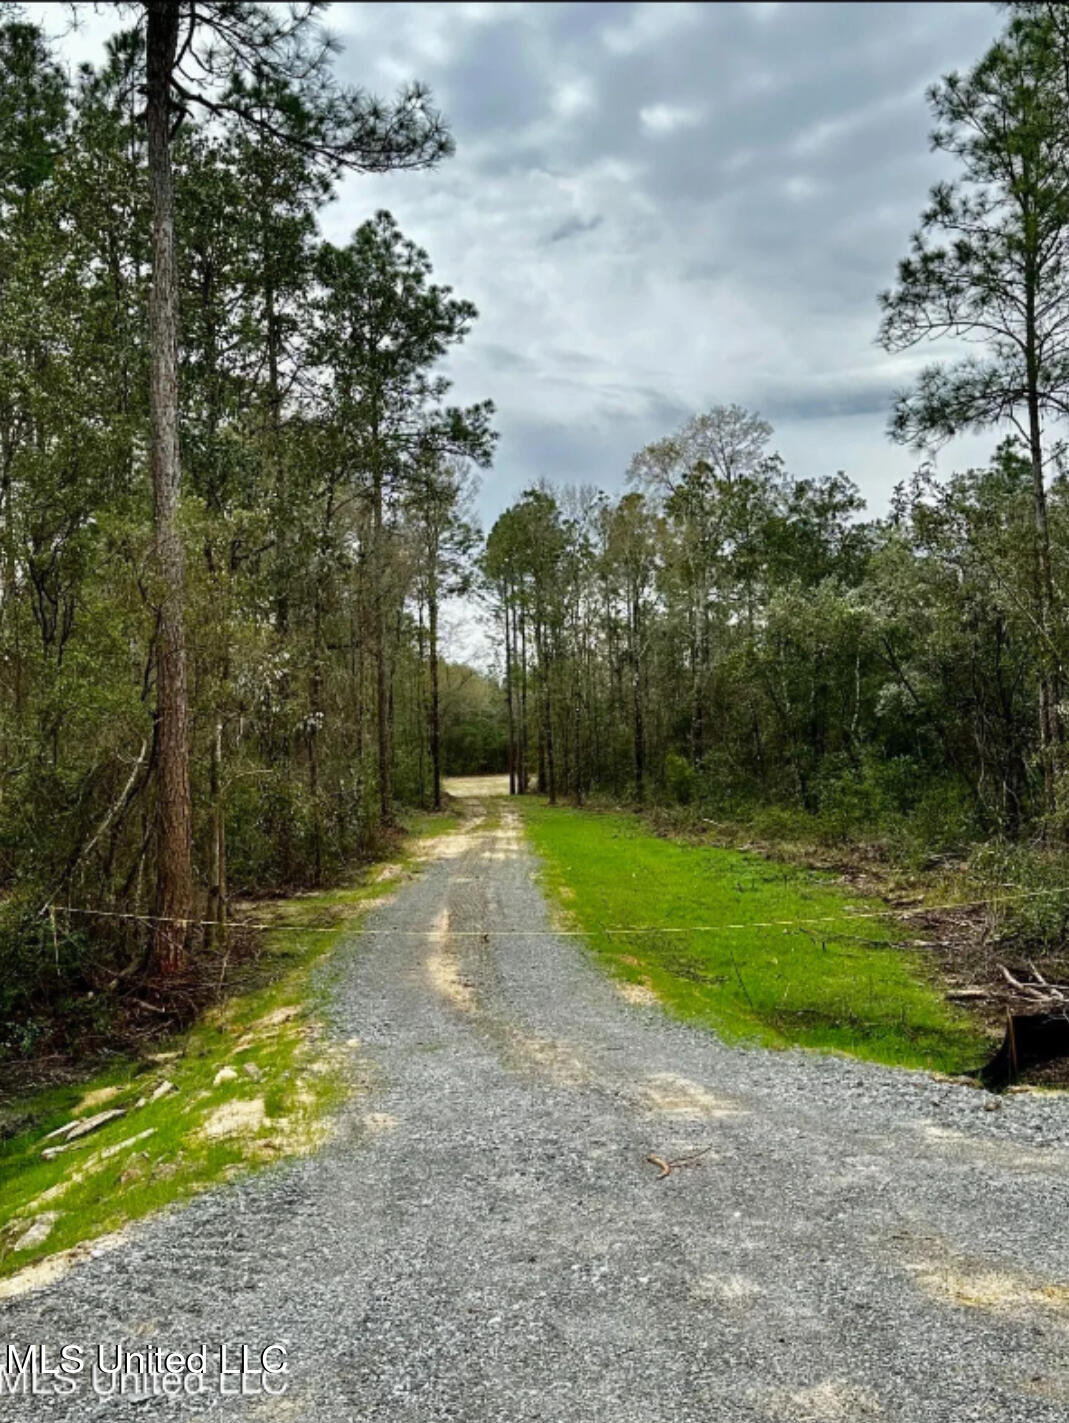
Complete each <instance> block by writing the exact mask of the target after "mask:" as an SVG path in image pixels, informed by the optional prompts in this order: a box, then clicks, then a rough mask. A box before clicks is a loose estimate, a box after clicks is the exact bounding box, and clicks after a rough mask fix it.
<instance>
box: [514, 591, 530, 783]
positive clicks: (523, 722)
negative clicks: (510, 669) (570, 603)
mask: <svg viewBox="0 0 1069 1423" xmlns="http://www.w3.org/2000/svg"><path fill="white" fill-rule="evenodd" d="M519 618H520V737H519V753H520V765H519V778H520V784H519V793H520V795H526V794H527V621H526V619H525V617H524V614H523V609H522V608H520V610H519ZM512 629H513V647H514V648H515V631H516V623H515V615H514V618H513V624H512Z"/></svg>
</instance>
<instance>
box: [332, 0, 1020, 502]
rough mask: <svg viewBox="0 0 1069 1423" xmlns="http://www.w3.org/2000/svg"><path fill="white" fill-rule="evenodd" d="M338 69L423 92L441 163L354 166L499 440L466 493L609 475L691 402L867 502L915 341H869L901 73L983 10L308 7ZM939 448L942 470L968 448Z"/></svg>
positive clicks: (880, 491) (899, 238)
mask: <svg viewBox="0 0 1069 1423" xmlns="http://www.w3.org/2000/svg"><path fill="white" fill-rule="evenodd" d="M328 18H329V23H330V25H331V28H332V29H333V30H334V31H335V32H336V33H337V35H338V37H339V39H341V40H342V41H343V43H344V46H345V48H344V51H343V54H342V56H341V58H340V61H339V66H340V69H341V71H342V72H343V73H344V75H345V76H346V78H347V79H350V80H352V81H355V82H359V83H361V84H364V85H367V86H368V87H370V88H373V89H379V90H382V91H384V92H389V91H391V90H392V88H393V87H394V86H396V84H398V83H400V82H402V81H403V80H405V79H408V78H411V77H418V78H421V79H423V80H425V81H426V82H428V83H429V84H430V85H431V86H432V88H433V90H434V93H435V97H436V99H437V100H438V102H439V104H440V106H441V107H442V109H443V110H444V111H445V113H446V114H447V115H448V116H449V119H450V121H451V123H452V126H453V130H454V133H455V136H456V140H457V154H456V157H455V158H453V159H451V160H449V161H448V162H447V163H445V164H443V165H442V166H441V167H440V168H439V169H438V170H437V171H435V172H434V173H431V174H403V175H402V174H395V175H391V176H389V177H384V178H374V179H372V178H354V179H353V180H351V181H350V182H348V183H347V184H346V185H345V187H344V189H343V191H342V195H341V198H340V200H339V202H338V203H336V204H335V205H334V207H333V208H332V209H331V210H330V213H329V215H328V218H327V228H328V235H330V236H331V237H332V238H333V239H334V240H342V239H344V238H345V237H346V236H347V235H348V232H349V230H350V229H351V227H352V226H353V225H354V224H355V223H356V222H357V221H359V220H360V219H361V218H363V217H364V216H365V215H366V214H367V211H368V210H369V209H370V208H373V207H378V206H383V207H388V208H389V209H390V210H391V211H392V212H393V213H394V215H395V216H396V217H397V219H398V221H399V222H400V224H401V226H402V228H403V229H404V230H405V232H406V233H408V235H410V236H411V237H413V238H415V239H416V240H417V241H418V242H420V243H421V244H422V245H424V246H425V247H426V248H427V250H428V251H429V253H430V255H431V258H432V261H433V262H434V265H435V269H436V272H437V273H439V274H440V277H441V279H442V280H444V281H447V282H449V283H450V284H451V285H452V286H454V288H455V289H456V290H457V292H458V293H460V294H461V295H463V296H465V297H468V298H470V299H471V300H473V301H474V302H475V303H476V304H477V306H478V307H479V310H480V320H479V322H478V324H477V326H476V328H475V330H474V331H473V333H472V335H471V337H470V338H469V341H468V343H467V345H466V347H465V348H464V349H463V351H462V352H461V353H459V355H458V356H457V357H456V359H455V360H454V361H453V371H454V373H455V376H456V382H457V392H458V394H459V395H460V396H461V397H462V398H463V399H479V398H482V397H484V396H490V397H491V398H492V399H493V400H494V401H495V403H496V404H497V407H498V412H499V414H498V427H499V429H500V431H501V441H500V445H499V452H498V457H497V460H496V462H495V469H494V470H493V471H492V472H491V473H490V474H488V475H487V476H486V479H485V490H484V494H483V508H484V515H485V516H486V517H492V515H493V514H494V513H495V512H496V511H497V510H498V509H500V508H501V507H502V506H503V505H504V504H505V503H506V502H508V500H510V499H511V498H512V497H513V496H514V495H515V494H516V493H517V492H518V491H519V490H520V489H521V488H523V487H524V486H525V485H526V484H527V483H529V482H530V481H532V480H534V479H537V478H538V477H540V476H546V477H548V478H550V479H553V480H574V481H581V482H591V483H596V484H599V485H602V486H605V487H614V486H619V485H620V483H621V482H622V480H623V477H624V473H625V471H626V468H627V464H628V461H629V459H630V456H631V455H632V453H633V452H634V451H635V450H636V449H638V448H640V447H641V446H642V445H643V444H645V443H647V442H648V441H650V440H653V439H656V438H658V437H660V436H662V435H665V434H667V433H669V432H670V431H671V430H672V429H673V428H675V427H676V426H677V425H678V424H679V423H680V422H681V421H683V420H684V419H685V418H686V417H687V416H688V415H690V414H692V413H693V412H695V411H697V410H700V409H703V408H707V407H708V406H710V405H713V404H720V403H724V404H726V403H730V402H732V401H737V402H738V403H740V404H742V405H745V406H749V407H753V408H756V409H758V410H760V411H761V412H762V413H763V414H764V415H765V416H766V417H767V418H768V419H769V420H770V421H771V422H772V424H773V425H774V427H775V430H776V443H777V445H778V447H779V449H780V450H781V452H782V453H783V455H784V457H785V458H786V460H787V461H788V464H789V466H790V467H791V468H792V469H794V470H795V471H796V472H797V473H799V474H807V475H808V474H818V473H822V472H830V471H833V470H835V469H838V468H844V469H845V470H846V471H847V472H848V473H849V474H850V475H851V476H852V477H853V478H854V479H855V480H856V481H857V483H858V484H859V485H860V486H861V488H862V491H863V492H864V494H865V495H866V497H867V498H868V499H869V500H870V503H871V505H872V506H873V507H874V508H876V509H882V508H883V507H884V505H885V502H886V498H887V496H888V494H889V493H890V490H891V488H892V486H893V485H894V483H895V482H896V481H897V480H899V479H901V478H903V477H904V476H905V475H906V474H908V473H909V471H910V470H911V469H912V468H913V467H914V466H915V464H916V462H917V460H916V457H915V456H913V455H912V454H911V453H910V452H909V451H907V450H902V449H900V448H896V447H895V446H893V445H891V444H890V443H889V441H888V440H887V438H886V434H885V429H886V422H887V415H888V410H889V405H890V400H891V396H892V394H893V392H894V391H895V390H896V389H898V388H900V387H901V386H902V385H903V384H906V383H908V380H909V375H910V372H911V370H912V369H914V368H915V366H916V365H917V364H918V363H919V362H920V361H921V360H924V359H928V358H930V355H931V352H930V350H928V351H925V352H922V353H920V354H918V355H910V356H906V357H897V358H891V357H888V356H887V355H886V354H885V353H884V352H882V351H881V350H880V349H879V348H878V347H877V346H876V345H875V341H874V338H875V334H876V327H877V324H878V319H879V313H878V307H877V302H876V294H877V292H878V291H879V290H880V289H881V287H884V286H886V285H887V284H888V283H889V282H890V281H891V280H892V279H893V276H894V271H895V263H896V261H897V260H898V258H899V257H901V256H903V255H905V252H906V250H907V244H908V239H909V234H910V231H911V229H912V227H913V225H914V224H915V222H916V220H917V217H918V215H919V213H920V211H921V208H922V206H923V204H924V201H925V197H926V194H927V190H928V187H929V185H930V184H931V183H932V182H933V181H934V180H935V178H937V177H938V176H940V175H941V174H942V173H943V172H944V171H945V170H944V168H943V166H942V165H943V163H944V162H945V160H943V159H941V158H940V157H937V156H936V155H933V154H932V153H930V151H929V148H928V142H927V134H928V130H929V128H930V117H929V111H928V107H927V104H926V102H925V98H924V91H925V89H926V87H927V86H928V85H929V84H930V83H931V82H932V81H933V80H934V79H936V78H937V77H938V76H939V75H940V74H942V73H944V72H945V71H947V70H948V69H951V68H954V67H955V66H958V67H963V66H967V65H969V64H971V63H972V62H973V61H974V60H975V59H977V58H978V57H979V55H980V54H981V53H982V52H983V50H984V48H985V47H986V46H987V44H988V43H989V41H990V40H991V39H992V38H993V37H994V35H995V34H996V33H997V31H998V29H999V28H1000V25H1001V20H1000V17H999V15H998V13H997V12H996V11H995V9H994V8H993V7H992V6H990V5H985V4H975V5H968V4H931V3H929V4H918V5H908V4H887V5H879V4H874V5H867V4H866V5H800V4H785V5H775V4H722V5H690V4H678V5H671V4H652V5H646V4H592V5H586V4H576V5H567V4H562V5H545V4H534V5H524V4H507V5H493V4H467V5H441V4H433V5H428V6H423V5H411V6H404V5H402V6H388V7H380V6H377V5H335V6H334V7H332V9H331V11H330V13H329V17H328ZM991 445H992V441H991V440H990V439H983V440H972V441H963V442H961V445H960V446H959V447H958V448H956V449H954V450H948V451H946V452H944V454H943V455H942V456H941V459H940V465H941V466H950V464H951V463H952V462H958V463H967V462H968V461H969V460H970V459H973V460H976V459H980V458H984V457H985V456H986V454H987V452H988V451H989V450H990V448H991Z"/></svg>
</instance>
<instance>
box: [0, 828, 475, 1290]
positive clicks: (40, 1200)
mask: <svg viewBox="0 0 1069 1423" xmlns="http://www.w3.org/2000/svg"><path fill="white" fill-rule="evenodd" d="M459 823H460V822H459V821H458V820H457V819H456V818H455V817H453V816H450V815H443V816H429V815H426V816H420V817H419V818H418V819H417V820H416V821H414V822H413V824H412V825H411V827H410V839H409V842H408V844H407V845H406V847H405V850H404V852H403V853H402V854H401V855H399V856H398V857H397V858H396V859H395V861H394V862H393V865H395V866H396V868H393V866H391V870H390V871H389V872H385V873H384V871H383V867H381V866H372V867H370V868H369V869H368V870H367V871H366V872H365V873H364V874H362V875H361V876H359V878H358V880H357V882H356V883H354V884H353V885H351V886H349V887H347V888H343V889H334V890H329V891H325V892H323V893H321V894H307V895H300V896H298V897H296V898H294V899H288V900H281V901H277V902H273V903H270V904H269V905H263V904H261V905H257V906H247V907H246V909H247V910H249V909H255V917H256V918H257V919H264V918H265V917H267V918H269V919H270V922H271V923H272V924H275V925H277V928H274V929H272V930H270V931H268V932H266V933H265V934H264V941H263V945H262V953H261V956H260V958H259V960H258V963H257V978H258V979H259V981H260V983H261V985H262V986H260V987H258V988H256V989H255V990H254V991H251V992H246V993H242V994H239V995H237V996H234V997H231V998H229V999H227V1000H226V1001H225V1002H223V1003H221V1004H220V1005H219V1006H218V1007H216V1008H215V1009H213V1010H211V1011H210V1012H209V1013H208V1014H206V1015H205V1016H204V1018H202V1019H201V1021H200V1022H198V1023H197V1024H196V1026H195V1027H194V1028H193V1029H192V1030H191V1031H190V1032H188V1033H184V1034H182V1035H181V1036H180V1037H176V1038H174V1039H173V1040H170V1041H161V1042H159V1043H157V1044H155V1045H154V1050H153V1052H152V1054H151V1055H150V1056H147V1057H145V1058H144V1059H143V1060H141V1061H138V1062H120V1063H116V1064H114V1065H112V1066H111V1067H109V1068H108V1070H107V1071H105V1072H102V1073H100V1074H98V1075H96V1076H94V1077H93V1078H91V1079H89V1080H86V1081H83V1082H80V1083H77V1084H68V1085H65V1086H62V1087H58V1088H51V1089H49V1090H46V1091H39V1092H36V1093H34V1094H33V1095H31V1096H28V1097H26V1098H23V1099H22V1100H20V1101H17V1102H14V1103H12V1104H11V1105H9V1106H7V1107H6V1108H5V1109H4V1112H3V1117H2V1119H0V1137H2V1138H3V1139H2V1141H0V1298H2V1297H3V1295H4V1294H5V1293H8V1292H10V1290H11V1289H13V1288H17V1287H18V1285H19V1283H20V1281H15V1280H11V1279H7V1280H5V1278H4V1277H9V1276H12V1275H14V1274H15V1273H16V1272H22V1271H24V1269H25V1267H27V1266H32V1265H33V1264H34V1262H39V1261H42V1260H44V1259H45V1257H53V1256H56V1255H58V1254H59V1253H60V1252H63V1251H65V1250H68V1249H69V1248H70V1247H72V1246H75V1245H77V1244H80V1243H82V1242H84V1241H87V1240H92V1239H94V1238H96V1237H98V1236H101V1235H105V1234H108V1233H110V1232H112V1231H115V1230H118V1229H120V1228H121V1227H122V1226H124V1225H125V1224H127V1223H128V1222H129V1221H132V1220H136V1219H138V1218H139V1217H140V1216H144V1215H146V1214H148V1213H149V1212H150V1211H153V1210H156V1209H158V1208H159V1207H161V1206H163V1205H166V1204H168V1203H169V1202H171V1201H174V1200H177V1199H180V1198H182V1197H185V1196H189V1195H191V1194H193V1193H194V1192H196V1191H200V1190H203V1189H204V1188H205V1187H207V1186H210V1185H213V1184H214V1183H216V1182H219V1181H221V1180H225V1179H227V1178H229V1177H232V1176H234V1175H236V1174H238V1173H240V1172H243V1171H247V1170H249V1169H252V1168H253V1167H256V1166H258V1165H263V1164H266V1163H268V1162H271V1161H276V1160H279V1159H280V1158H282V1157H284V1156H288V1155H293V1154H295V1153H299V1152H304V1151H308V1150H310V1149H311V1148H312V1147H314V1146H315V1145H316V1143H317V1142H318V1141H320V1140H321V1139H322V1138H323V1137H324V1135H325V1134H326V1132H327V1130H328V1129H329V1126H328V1120H327V1119H328V1115H329V1112H330V1110H331V1109H332V1108H333V1107H335V1106H336V1105H337V1104H338V1103H339V1102H340V1100H341V1099H342V1097H343V1096H344V1095H345V1093H346V1091H347V1089H348V1084H349V1082H350V1080H351V1074H350V1073H349V1072H347V1071H346V1056H347V1054H348V1050H347V1049H344V1048H342V1047H340V1046H339V1045H338V1044H337V1042H335V1041H333V1040H332V1039H331V1038H330V1036H329V1034H328V1033H327V1032H326V1030H325V1024H324V1021H323V1018H324V1013H325V1008H326V1005H325V1001H324V989H325V986H326V985H327V984H328V983H329V980H330V973H331V966H330V964H329V963H327V962H325V961H326V960H327V958H328V956H329V955H330V954H331V952H332V950H333V949H334V948H335V946H336V944H337V941H338V939H339V937H341V936H342V935H343V934H344V933H345V931H346V929H347V928H349V927H351V926H352V925H353V923H354V922H355V921H356V920H357V919H358V917H359V916H360V914H361V913H362V912H363V911H364V910H365V909H366V908H368V907H369V906H370V905H372V904H373V903H374V902H375V901H376V900H378V899H381V898H382V896H383V895H385V894H387V893H389V892H390V891H391V890H392V889H394V888H395V887H396V880H397V877H398V875H399V874H403V873H404V872H405V871H406V869H407V868H409V867H411V865H412V863H413V860H412V855H413V853H414V851H415V850H416V849H417V843H416V842H418V840H419V839H421V838H423V837H426V836H431V835H440V834H442V833H445V832H448V831H450V830H452V829H453V828H455V827H457V826H458V825H459ZM244 917H246V918H249V917H252V915H251V914H250V913H248V912H246V913H245V915H244ZM313 925H314V926H317V927H316V928H315V929H313V928H312V927H311V926H313ZM322 926H328V927H326V929H324V928H323V927H322ZM106 1111H114V1112H115V1113H116V1115H115V1116H114V1117H113V1118H111V1119H110V1120H108V1121H106V1122H103V1123H102V1124H101V1125H100V1126H99V1127H97V1128H96V1129H95V1130H93V1131H89V1132H87V1133H86V1134H85V1135H80V1136H75V1137H74V1138H73V1139H72V1140H71V1141H70V1142H69V1144H68V1143H67V1141H66V1139H65V1137H64V1135H63V1134H62V1132H61V1133H60V1135H58V1136H57V1135H54V1133H56V1132H57V1131H59V1130H60V1129H61V1128H63V1127H64V1126H65V1125H68V1124H70V1123H73V1122H75V1121H82V1122H84V1121H87V1120H89V1119H90V1118H91V1117H93V1116H94V1115H97V1114H100V1113H103V1112H106ZM120 1113H121V1115H120ZM55 1146H60V1147H61V1148H62V1149H61V1150H60V1151H58V1152H57V1153H56V1154H55V1155H48V1156H45V1155H44V1154H43V1153H44V1152H45V1151H46V1150H51V1148H53V1147H55ZM31 1274H32V1272H28V1273H27V1274H26V1275H24V1276H22V1277H21V1279H22V1280H28V1279H29V1278H30V1277H31Z"/></svg>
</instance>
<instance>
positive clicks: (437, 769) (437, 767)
mask: <svg viewBox="0 0 1069 1423" xmlns="http://www.w3.org/2000/svg"><path fill="white" fill-rule="evenodd" d="M427 622H428V625H429V633H430V663H431V774H432V776H433V777H434V808H435V810H441V808H442V724H441V712H440V704H439V696H438V589H437V587H436V586H435V583H434V579H433V577H432V579H431V586H430V592H429V595H428V598H427Z"/></svg>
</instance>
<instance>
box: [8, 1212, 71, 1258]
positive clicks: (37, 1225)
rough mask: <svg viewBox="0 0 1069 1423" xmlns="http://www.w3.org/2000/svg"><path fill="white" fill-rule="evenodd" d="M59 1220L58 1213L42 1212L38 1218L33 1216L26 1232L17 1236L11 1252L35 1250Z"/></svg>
mask: <svg viewBox="0 0 1069 1423" xmlns="http://www.w3.org/2000/svg"><path fill="white" fill-rule="evenodd" d="M57 1220H59V1211H42V1212H41V1214H40V1215H39V1216H35V1217H34V1219H33V1220H32V1221H31V1222H30V1226H29V1228H28V1229H27V1230H24V1231H23V1233H22V1234H21V1235H20V1236H19V1238H18V1240H16V1241H15V1243H14V1245H13V1246H12V1247H11V1248H12V1250H35V1249H36V1248H37V1246H38V1245H43V1244H44V1243H45V1241H46V1240H47V1239H48V1237H49V1236H50V1235H51V1233H52V1227H53V1226H54V1225H55V1223H56V1221H57Z"/></svg>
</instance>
